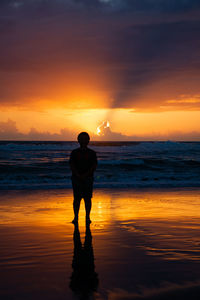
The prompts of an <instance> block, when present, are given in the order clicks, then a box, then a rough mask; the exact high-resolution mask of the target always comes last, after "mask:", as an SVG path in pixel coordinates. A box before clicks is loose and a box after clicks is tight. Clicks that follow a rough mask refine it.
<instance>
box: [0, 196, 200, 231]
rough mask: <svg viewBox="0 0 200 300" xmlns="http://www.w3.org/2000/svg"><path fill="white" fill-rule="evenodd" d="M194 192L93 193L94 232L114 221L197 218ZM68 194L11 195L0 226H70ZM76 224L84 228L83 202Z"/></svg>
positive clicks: (70, 199)
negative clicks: (95, 229)
mask: <svg viewBox="0 0 200 300" xmlns="http://www.w3.org/2000/svg"><path fill="white" fill-rule="evenodd" d="M198 193H199V192H198ZM198 193H197V192H196V191H187V192H184V193H179V192H178V191H170V192H166V191H133V190H126V191H120V192H119V193H117V192H115V191H106V190H105V191H103V190H95V191H94V197H93V201H92V211H91V219H92V220H93V224H95V226H96V228H102V227H104V228H105V227H106V226H108V225H109V224H110V223H112V222H113V221H114V220H115V221H128V220H139V219H140V220H142V219H172V218H174V219H179V218H186V217H187V218H188V217H196V218H200V209H198V208H200V203H199V198H198ZM11 195H12V194H11ZM72 203H73V197H72V192H71V190H65V191H64V190H63V191H60V190H58V191H40V192H39V191H37V192H35V193H28V194H27V193H20V192H16V193H14V192H13V197H11V198H10V197H7V198H6V199H5V201H4V202H1V205H0V208H1V213H0V224H4V225H13V224H16V225H24V224H26V225H27V224H28V225H33V226H50V225H64V224H69V223H70V222H71V220H72V219H73V206H72ZM79 224H80V225H81V226H83V225H84V224H85V207H84V201H83V200H82V202H81V207H80V212H79Z"/></svg>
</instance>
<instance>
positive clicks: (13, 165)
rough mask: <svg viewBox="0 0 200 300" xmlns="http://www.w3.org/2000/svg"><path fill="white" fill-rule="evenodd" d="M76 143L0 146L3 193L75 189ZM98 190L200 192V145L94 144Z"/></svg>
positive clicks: (166, 143)
mask: <svg viewBox="0 0 200 300" xmlns="http://www.w3.org/2000/svg"><path fill="white" fill-rule="evenodd" d="M77 147H78V143H77V142H60V141H59V142H57V141H56V142H54V141H0V189H2V190H7V189H56V188H71V180H70V177H71V172H70V168H69V162H68V161H69V155H70V152H71V151H72V150H73V149H75V148H77ZM89 147H90V148H91V149H93V150H95V151H96V152H97V157H98V167H97V170H96V172H95V181H94V187H96V188H98V187H100V188H118V187H119V188H128V187H131V188H142V187H160V188H162V187H165V188H166V187H200V168H199V167H200V142H173V141H165V142H91V144H90V145H89Z"/></svg>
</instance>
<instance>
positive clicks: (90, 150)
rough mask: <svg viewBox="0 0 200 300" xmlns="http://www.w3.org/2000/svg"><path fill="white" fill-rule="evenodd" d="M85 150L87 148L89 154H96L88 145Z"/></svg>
mask: <svg viewBox="0 0 200 300" xmlns="http://www.w3.org/2000/svg"><path fill="white" fill-rule="evenodd" d="M87 150H88V151H89V152H90V153H91V154H94V155H95V154H96V151H94V150H93V149H91V148H88V147H87Z"/></svg>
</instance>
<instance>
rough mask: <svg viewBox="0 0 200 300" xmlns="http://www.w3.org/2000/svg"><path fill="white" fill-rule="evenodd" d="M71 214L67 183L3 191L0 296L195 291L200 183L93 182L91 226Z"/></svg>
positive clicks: (117, 299) (116, 298)
mask: <svg viewBox="0 0 200 300" xmlns="http://www.w3.org/2000/svg"><path fill="white" fill-rule="evenodd" d="M72 218H73V211H72V193H71V191H70V190H67V189H66V190H63V189H62V190H51V191H49V190H41V191H40V190H37V191H31V190H29V191H2V192H1V194H0V226H1V230H0V238H1V246H0V274H1V275H0V278H1V282H0V287H1V288H0V296H1V299H20V300H21V299H22V300H23V299H47V300H48V299H98V300H99V299H111V300H122V299H125V300H126V299H129V300H130V299H138V297H139V298H140V299H141V298H142V299H143V298H144V299H169V298H170V299H177V298H180V299H183V298H184V296H185V297H186V298H185V299H189V298H191V299H193V297H196V296H197V295H199V285H200V235H199V229H200V190H199V189H196V190H195V189H187V190H186V189H180V190H175V189H170V190H150V189H149V190H147V189H143V190H134V189H127V190H120V189H118V190H113V189H104V190H100V189H99V190H98V189H97V190H96V191H95V193H94V198H93V207H92V214H91V218H92V221H93V222H92V224H91V226H90V231H87V232H86V233H87V234H86V233H85V231H86V230H85V219H84V205H83V203H82V204H81V210H80V220H79V231H78V230H77V228H76V231H75V235H74V225H72V224H71V223H70V222H71V220H72ZM79 233H80V238H81V241H80V239H79ZM85 237H86V239H85ZM80 242H81V243H82V248H81V244H80ZM84 242H85V247H84ZM72 262H73V266H72ZM72 274H73V276H72ZM80 274H81V275H80ZM88 278H90V280H89V279H88ZM80 281H82V282H84V287H83V285H81V283H80ZM88 282H89V284H88ZM70 286H71V287H70ZM188 295H189V296H190V297H189V298H188ZM194 295H195V296H194ZM151 297H153V298H151ZM156 297H157V298H156ZM158 297H161V298H158ZM165 297H167V298H165ZM173 297H174V298H173ZM194 299H196V298H194Z"/></svg>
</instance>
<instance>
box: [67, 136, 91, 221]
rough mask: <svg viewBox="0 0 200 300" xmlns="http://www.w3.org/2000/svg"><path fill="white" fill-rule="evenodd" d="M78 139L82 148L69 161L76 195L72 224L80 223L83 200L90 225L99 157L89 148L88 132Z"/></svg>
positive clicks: (72, 154) (74, 151) (72, 153)
mask: <svg viewBox="0 0 200 300" xmlns="http://www.w3.org/2000/svg"><path fill="white" fill-rule="evenodd" d="M77 139H78V142H79V144H80V147H79V148H77V149H74V150H73V151H72V152H71V155H70V160H69V163H70V167H71V170H72V177H71V179H72V187H73V194H74V202H73V208H74V219H73V221H72V223H74V224H75V223H77V222H78V214H79V208H80V202H81V199H82V198H83V199H84V201H85V210H86V223H87V224H89V223H91V220H90V211H91V206H92V203H91V198H92V192H93V180H94V177H93V175H94V171H95V170H96V167H97V156H96V152H95V151H93V150H92V149H90V148H88V147H87V145H88V144H89V141H90V137H89V134H88V133H87V132H81V133H80V134H79V135H78V138H77Z"/></svg>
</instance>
